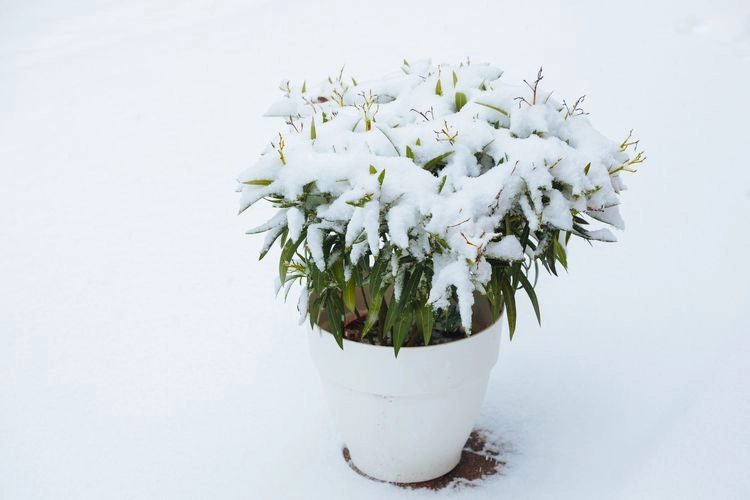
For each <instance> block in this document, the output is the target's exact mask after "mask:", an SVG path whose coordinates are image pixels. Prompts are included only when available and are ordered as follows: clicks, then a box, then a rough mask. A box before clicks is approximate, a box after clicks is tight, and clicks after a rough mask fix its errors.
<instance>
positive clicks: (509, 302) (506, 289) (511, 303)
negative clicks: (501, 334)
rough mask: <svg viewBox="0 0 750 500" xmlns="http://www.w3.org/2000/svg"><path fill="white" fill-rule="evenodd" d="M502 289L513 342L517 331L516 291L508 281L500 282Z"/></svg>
mask: <svg viewBox="0 0 750 500" xmlns="http://www.w3.org/2000/svg"><path fill="white" fill-rule="evenodd" d="M500 288H501V289H502V291H503V301H504V302H505V315H506V316H507V318H508V328H509V329H510V339H511V340H513V334H514V333H515V331H516V298H515V296H514V294H513V292H514V290H513V288H512V287H511V286H510V282H509V280H507V279H503V280H501V281H500Z"/></svg>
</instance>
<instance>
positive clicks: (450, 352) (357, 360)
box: [309, 321, 502, 483]
mask: <svg viewBox="0 0 750 500" xmlns="http://www.w3.org/2000/svg"><path fill="white" fill-rule="evenodd" d="M501 330H502V327H501V322H500V321H497V322H496V323H494V324H493V325H491V326H490V327H489V328H487V329H486V330H484V331H482V332H477V333H475V334H473V335H471V336H470V337H467V338H465V339H461V340H458V341H455V342H449V343H446V344H441V345H436V346H427V347H424V346H422V347H404V348H402V349H401V351H400V352H399V355H398V358H396V357H394V354H393V348H391V347H383V346H373V345H368V344H361V343H358V342H352V341H349V340H344V349H343V350H342V349H341V348H339V346H338V345H337V344H336V342H335V340H334V339H333V336H332V335H331V334H330V333H328V332H326V331H323V330H321V329H320V328H315V329H314V330H313V331H312V332H310V334H309V339H310V342H309V344H310V353H311V355H312V359H313V362H314V363H315V365H316V366H317V368H318V370H319V372H320V377H321V380H322V384H323V390H324V392H325V394H326V397H327V400H328V405H329V407H330V410H331V413H332V415H333V419H334V422H335V424H336V425H337V427H338V430H339V432H340V434H341V437H342V438H343V441H344V443H345V445H346V446H347V447H348V448H349V453H350V455H351V460H352V462H353V463H354V465H355V466H356V467H357V468H358V469H359V470H360V471H362V472H363V473H365V474H367V475H368V476H371V477H373V478H376V479H380V480H383V481H390V482H399V483H411V482H419V481H427V480H430V479H433V478H436V477H439V476H442V475H443V474H446V473H448V472H450V470H451V469H453V468H454V467H455V466H456V465H457V464H458V462H459V460H460V459H461V451H462V449H463V447H464V445H465V444H466V440H467V439H468V437H469V434H470V433H471V431H472V428H473V426H474V422H475V421H476V418H477V416H478V415H479V410H480V407H481V405H482V401H483V400H484V395H485V391H486V389H487V381H488V379H489V374H490V370H491V369H492V367H493V366H494V365H495V362H496V361H497V357H498V348H499V343H500V332H501Z"/></svg>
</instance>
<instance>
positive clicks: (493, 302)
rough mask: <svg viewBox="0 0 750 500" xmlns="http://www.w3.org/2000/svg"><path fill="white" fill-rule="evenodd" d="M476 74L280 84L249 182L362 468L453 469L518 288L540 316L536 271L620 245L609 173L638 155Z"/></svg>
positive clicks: (466, 66)
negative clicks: (275, 127)
mask: <svg viewBox="0 0 750 500" xmlns="http://www.w3.org/2000/svg"><path fill="white" fill-rule="evenodd" d="M501 76H502V71H501V70H500V69H498V68H496V67H494V66H491V65H487V64H472V63H471V62H470V61H468V60H467V61H466V62H464V63H461V64H458V65H438V66H433V65H432V64H431V63H430V62H429V61H420V62H417V63H411V64H410V63H409V62H407V61H404V63H403V66H402V67H401V71H400V72H399V73H397V74H394V75H391V76H388V77H386V78H382V79H379V80H372V81H368V82H361V83H359V82H357V80H355V79H354V78H351V79H347V78H344V76H343V69H342V71H341V72H340V73H339V74H338V76H335V77H333V78H330V77H329V78H328V79H327V80H324V81H322V82H320V83H317V84H314V85H313V84H309V83H307V82H303V83H302V84H301V85H299V86H292V85H290V83H289V82H284V83H283V84H282V85H281V89H282V91H283V93H284V97H283V99H281V100H280V101H279V102H277V103H275V104H273V105H272V106H271V108H270V110H269V112H268V115H271V116H279V117H283V118H284V120H285V124H286V126H285V127H284V130H283V131H282V132H279V133H278V134H277V135H276V136H275V137H274V139H273V141H272V142H271V143H270V144H269V146H268V147H267V148H266V150H265V151H264V152H263V154H262V155H261V156H260V158H259V159H258V161H257V162H256V163H255V164H254V165H253V166H252V167H251V168H249V169H248V170H247V171H246V172H244V173H243V174H242V175H241V176H240V178H239V181H240V183H241V184H240V190H241V193H242V195H241V210H240V211H241V212H242V211H244V210H245V209H247V208H248V207H250V206H251V205H253V204H254V203H256V202H257V201H259V200H261V199H264V200H268V201H270V202H271V203H272V204H273V205H274V206H275V207H276V208H277V210H276V212H275V215H274V216H273V217H272V218H271V219H270V220H268V221H267V222H265V223H264V224H262V225H260V226H258V227H256V228H255V229H253V230H251V231H249V233H261V232H265V233H266V238H265V242H264V244H263V247H262V251H261V258H263V256H265V255H266V253H267V252H268V251H269V249H270V248H271V247H272V246H273V245H274V243H275V242H277V241H278V242H279V243H280V247H281V251H280V255H279V288H280V289H283V290H284V291H285V292H284V293H285V294H287V293H288V292H289V290H290V288H291V287H292V286H293V285H294V284H298V285H300V288H301V294H300V298H299V306H298V308H299V311H300V313H301V317H302V319H303V320H304V318H308V319H309V323H310V325H311V327H312V332H311V333H310V335H309V339H310V340H309V342H310V349H311V353H312V355H313V360H314V362H315V364H316V365H317V367H318V369H319V371H320V373H321V378H322V381H323V384H324V388H325V392H326V394H327V397H328V402H329V406H330V407H331V410H332V413H333V416H334V419H335V420H336V422H337V424H338V426H339V430H340V431H341V434H342V436H343V439H344V442H345V443H346V445H347V446H348V448H349V450H350V455H351V459H352V460H353V462H354V464H355V465H356V466H357V467H358V468H359V469H360V470H361V471H363V472H364V473H366V474H368V475H370V476H372V477H375V478H378V479H382V480H386V481H395V482H415V481H424V480H428V479H431V478H434V477H437V476H440V475H442V474H445V473H447V472H448V471H450V470H451V469H452V468H453V467H454V466H455V465H456V464H457V463H458V461H459V458H460V453H461V449H462V446H463V444H464V443H465V441H466V439H467V437H468V435H469V433H470V431H471V429H472V426H473V424H474V421H475V419H476V417H477V414H478V412H479V408H480V406H481V402H482V399H483V398H484V393H485V390H486V386H487V380H488V377H489V372H490V369H491V368H492V366H493V365H494V364H495V362H496V360H497V356H498V345H499V340H500V329H501V322H500V317H501V315H503V314H504V316H505V319H506V321H507V324H508V328H509V331H510V338H511V339H512V337H513V334H514V331H515V327H516V302H515V301H516V292H517V291H519V290H523V291H524V293H525V294H526V295H527V296H528V298H529V299H530V301H531V304H532V306H533V308H534V311H535V313H536V316H537V319H538V320H539V321H540V323H541V319H540V311H539V304H538V301H537V297H536V294H535V292H534V285H535V283H536V278H537V274H538V271H539V266H540V265H541V267H542V268H544V269H545V270H546V271H548V272H550V273H551V274H554V275H556V274H557V270H558V268H559V266H562V267H563V268H565V267H567V258H566V255H567V244H568V242H569V240H570V238H572V237H574V236H575V237H578V238H582V239H585V240H598V241H615V238H614V236H613V234H612V233H611V232H610V231H609V229H607V226H612V227H615V228H622V227H623V222H622V219H621V217H620V215H619V212H618V205H619V193H620V192H621V190H622V189H623V188H624V186H623V184H622V182H621V179H620V174H621V173H623V172H630V171H634V170H635V169H634V167H635V166H636V165H637V164H639V163H641V162H642V161H643V160H644V159H645V157H644V156H643V154H642V153H641V152H637V151H636V150H637V146H638V142H637V141H634V140H632V139H631V137H630V135H628V138H626V139H625V141H623V142H621V143H620V142H614V141H612V140H609V139H607V138H606V137H604V136H602V135H601V134H600V133H599V132H597V131H596V130H595V129H594V128H593V127H592V126H591V124H590V122H589V120H588V119H587V117H586V116H585V115H586V114H587V113H585V112H584V111H583V109H582V108H581V104H582V102H583V98H579V99H578V100H577V101H575V102H574V103H573V104H572V105H569V104H568V103H567V102H566V101H564V100H563V101H562V102H558V101H557V100H555V99H554V98H552V97H551V93H550V92H547V91H545V90H543V89H542V88H540V86H539V83H540V81H541V80H542V78H543V75H542V71H541V69H540V70H539V73H538V75H537V77H536V79H535V80H534V81H533V82H531V83H530V82H527V81H524V84H523V85H511V84H507V83H505V82H504V81H503V80H502V79H501Z"/></svg>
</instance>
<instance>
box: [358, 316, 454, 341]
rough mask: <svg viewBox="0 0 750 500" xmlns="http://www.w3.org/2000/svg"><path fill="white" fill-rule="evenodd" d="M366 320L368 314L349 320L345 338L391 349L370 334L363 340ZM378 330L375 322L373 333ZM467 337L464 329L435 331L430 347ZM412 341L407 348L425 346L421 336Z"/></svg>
mask: <svg viewBox="0 0 750 500" xmlns="http://www.w3.org/2000/svg"><path fill="white" fill-rule="evenodd" d="M366 318H367V313H365V314H363V315H361V316H360V317H359V318H351V319H349V320H348V321H347V322H346V324H345V325H344V337H346V339H347V340H352V341H354V342H359V343H362V344H371V345H388V346H389V347H390V346H391V344H390V343H389V344H381V343H379V339H378V338H377V337H375V336H373V335H370V334H369V333H368V335H367V337H365V338H364V339H363V338H362V328H364V326H365V319H366ZM377 328H378V322H377V321H375V323H374V324H373V327H372V329H371V331H377ZM465 337H466V332H464V330H463V329H460V330H458V331H455V332H443V331H441V330H433V331H432V336H431V338H430V345H439V344H445V343H447V342H453V341H454V340H460V339H462V338H465ZM412 340H413V341H412V342H411V343H407V344H406V346H407V347H414V346H417V345H423V343H422V336H421V335H417V336H414V338H413V339H412Z"/></svg>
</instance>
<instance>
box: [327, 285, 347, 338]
mask: <svg viewBox="0 0 750 500" xmlns="http://www.w3.org/2000/svg"><path fill="white" fill-rule="evenodd" d="M326 312H327V313H328V322H329V323H330V325H331V329H332V330H333V332H331V333H333V336H334V338H335V339H336V343H337V344H338V345H339V347H340V348H342V349H343V348H344V310H343V307H342V304H341V299H340V298H339V297H338V296H337V295H336V294H333V293H332V294H329V295H328V300H327V301H326Z"/></svg>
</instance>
